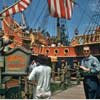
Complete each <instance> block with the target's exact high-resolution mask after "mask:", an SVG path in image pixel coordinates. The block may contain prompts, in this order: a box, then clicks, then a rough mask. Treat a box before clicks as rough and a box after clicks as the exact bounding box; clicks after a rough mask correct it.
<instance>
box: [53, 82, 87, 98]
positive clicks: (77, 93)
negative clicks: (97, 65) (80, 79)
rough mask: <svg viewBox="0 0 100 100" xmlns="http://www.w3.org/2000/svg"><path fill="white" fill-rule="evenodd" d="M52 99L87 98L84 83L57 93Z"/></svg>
mask: <svg viewBox="0 0 100 100" xmlns="http://www.w3.org/2000/svg"><path fill="white" fill-rule="evenodd" d="M51 99H85V95H84V89H83V83H81V84H80V85H77V86H74V87H71V88H69V89H67V90H64V91H61V92H58V93H56V94H55V95H53V96H52V97H51Z"/></svg>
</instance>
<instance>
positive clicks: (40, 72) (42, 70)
mask: <svg viewBox="0 0 100 100" xmlns="http://www.w3.org/2000/svg"><path fill="white" fill-rule="evenodd" d="M37 60H38V62H39V66H37V67H35V68H34V69H33V70H32V72H31V73H30V75H29V77H28V79H29V80H31V81H34V84H35V87H36V90H35V91H34V92H33V96H34V97H33V99H49V98H50V97H51V90H50V80H51V67H50V66H49V65H50V63H49V61H50V59H49V58H48V57H46V56H43V55H39V56H38V58H37Z"/></svg>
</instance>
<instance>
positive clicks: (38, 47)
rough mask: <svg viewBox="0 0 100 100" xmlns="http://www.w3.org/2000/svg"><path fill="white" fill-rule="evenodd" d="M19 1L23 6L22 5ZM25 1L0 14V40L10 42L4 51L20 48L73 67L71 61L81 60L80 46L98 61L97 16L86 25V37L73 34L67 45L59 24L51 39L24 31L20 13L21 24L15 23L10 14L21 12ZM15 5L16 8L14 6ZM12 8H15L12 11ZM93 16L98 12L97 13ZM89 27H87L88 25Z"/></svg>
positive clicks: (48, 36) (27, 3)
mask: <svg viewBox="0 0 100 100" xmlns="http://www.w3.org/2000/svg"><path fill="white" fill-rule="evenodd" d="M21 1H22V2H23V3H24V5H26V6H23V5H22V4H23V3H22V2H21ZM25 1H27V2H26V3H25V2H24V0H20V1H18V2H17V3H15V4H14V5H12V6H11V7H9V8H5V10H4V11H2V12H1V13H0V18H1V19H2V30H3V31H4V38H10V39H11V40H13V43H12V44H11V45H9V46H8V47H7V48H8V50H9V49H12V48H15V47H19V46H21V47H24V48H26V49H30V50H32V53H33V56H34V55H38V54H44V55H47V56H49V57H51V60H52V62H57V60H58V59H61V60H62V59H65V60H66V61H68V63H69V64H70V65H71V64H73V61H75V60H76V61H80V60H81V58H82V57H83V53H82V47H83V46H84V45H89V46H90V47H91V50H92V53H93V54H94V55H95V56H97V57H98V58H99V59H100V24H98V22H99V20H100V19H98V20H97V16H96V20H95V21H94V22H95V24H92V25H94V26H90V27H89V28H88V30H87V31H86V32H85V33H86V34H83V35H80V34H79V33H77V32H76V33H75V34H76V36H75V37H74V38H73V39H72V40H71V41H70V43H69V41H68V39H67V36H66V35H65V33H64V25H62V26H60V25H59V21H58V23H57V36H55V37H50V35H49V33H47V35H46V36H44V35H43V34H42V32H41V31H40V30H35V31H33V30H32V29H29V30H27V29H26V24H25V19H24V16H23V13H22V21H23V25H20V24H19V23H18V22H16V21H15V20H14V19H13V17H12V16H10V15H12V14H15V13H16V12H20V11H21V12H22V11H23V10H24V9H25V8H26V7H27V6H28V5H29V4H30V0H25ZM17 4H18V5H20V6H19V7H18V6H16V5H17ZM98 5H100V2H98ZM16 7H18V8H17V9H15V8H16ZM97 7H99V6H97ZM10 8H11V9H12V10H11V9H10ZM99 8H100V7H99ZM9 9H10V10H9ZM96 13H100V10H99V12H96ZM97 15H98V14H97ZM2 16H3V17H2ZM93 17H94V16H93ZM89 25H91V23H90V24H89ZM90 29H91V30H90ZM61 30H63V31H61ZM90 32H91V33H90ZM89 33H90V34H89ZM5 51H7V49H5ZM58 74H59V73H58ZM59 77H60V76H59ZM14 82H15V83H14ZM18 82H19V81H18V80H17V82H16V80H12V81H11V82H8V83H7V84H6V85H7V86H8V87H11V86H13V85H14V86H15V85H16V83H17V84H18Z"/></svg>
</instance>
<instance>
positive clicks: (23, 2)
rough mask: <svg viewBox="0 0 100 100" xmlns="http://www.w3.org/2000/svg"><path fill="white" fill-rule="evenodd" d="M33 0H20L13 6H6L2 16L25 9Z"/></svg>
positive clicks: (1, 13) (0, 14)
mask: <svg viewBox="0 0 100 100" xmlns="http://www.w3.org/2000/svg"><path fill="white" fill-rule="evenodd" d="M31 1H32V0H19V1H18V2H16V3H15V4H13V5H12V6H10V7H8V8H5V9H4V10H3V11H2V12H0V17H7V16H10V15H13V14H15V13H18V12H22V11H24V10H25V9H26V8H27V7H28V6H29V5H30V3H31Z"/></svg>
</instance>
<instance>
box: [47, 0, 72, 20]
mask: <svg viewBox="0 0 100 100" xmlns="http://www.w3.org/2000/svg"><path fill="white" fill-rule="evenodd" d="M73 5H74V2H73V1H72V0H48V6H49V11H50V14H51V16H53V17H58V18H66V19H71V16H72V9H73Z"/></svg>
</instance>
